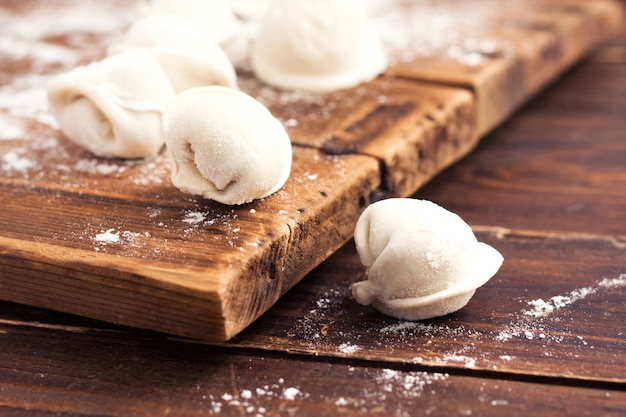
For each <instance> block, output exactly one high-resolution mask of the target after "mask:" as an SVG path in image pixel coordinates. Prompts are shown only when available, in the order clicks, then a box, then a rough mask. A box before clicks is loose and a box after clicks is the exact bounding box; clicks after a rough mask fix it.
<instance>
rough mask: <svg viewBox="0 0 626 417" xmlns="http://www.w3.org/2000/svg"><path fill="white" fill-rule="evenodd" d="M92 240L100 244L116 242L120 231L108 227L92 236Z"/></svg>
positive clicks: (118, 239)
mask: <svg viewBox="0 0 626 417" xmlns="http://www.w3.org/2000/svg"><path fill="white" fill-rule="evenodd" d="M94 241H96V242H98V243H100V244H102V245H108V244H110V243H118V242H119V241H120V232H119V231H118V232H116V231H115V229H108V230H106V231H104V232H102V233H98V234H97V235H96V236H95V237H94Z"/></svg>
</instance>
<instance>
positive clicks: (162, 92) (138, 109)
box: [46, 51, 174, 158]
mask: <svg viewBox="0 0 626 417" xmlns="http://www.w3.org/2000/svg"><path fill="white" fill-rule="evenodd" d="M46 92H47V96H48V104H49V107H50V112H51V114H52V115H53V116H54V117H55V119H56V120H57V121H58V122H59V127H60V128H61V131H63V133H64V134H65V135H66V136H67V137H68V138H69V139H70V140H71V141H73V142H74V143H76V144H78V145H80V146H82V147H84V148H86V149H88V150H89V151H90V152H92V153H93V154H95V155H97V156H102V157H119V158H141V157H147V156H152V155H154V154H156V153H157V152H158V151H159V150H160V149H161V147H162V146H163V144H164V138H163V131H162V127H161V112H162V110H163V109H164V107H165V105H166V104H167V102H168V101H169V100H170V99H171V98H172V97H173V96H174V90H173V88H172V85H171V83H170V81H169V79H168V77H167V75H166V74H165V72H164V71H163V69H162V68H161V66H160V65H159V63H158V62H157V61H156V59H155V58H154V57H153V56H152V55H150V54H149V53H147V52H145V51H136V52H132V53H127V54H120V55H116V56H112V57H107V58H105V59H103V60H101V61H96V62H93V63H91V64H88V65H85V66H81V67H77V68H75V69H73V70H72V71H70V72H67V73H63V74H60V75H57V76H55V77H53V78H52V79H51V80H50V81H49V82H48V84H47V87H46Z"/></svg>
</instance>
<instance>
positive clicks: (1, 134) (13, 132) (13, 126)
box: [0, 115, 26, 141]
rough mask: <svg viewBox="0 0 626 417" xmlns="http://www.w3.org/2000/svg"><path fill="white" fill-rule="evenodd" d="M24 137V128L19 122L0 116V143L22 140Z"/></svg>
mask: <svg viewBox="0 0 626 417" xmlns="http://www.w3.org/2000/svg"><path fill="white" fill-rule="evenodd" d="M25 136H26V128H25V126H24V123H23V122H22V121H21V120H19V119H14V118H11V119H9V118H6V117H2V115H0V141H1V140H13V139H22V138H24V137H25Z"/></svg>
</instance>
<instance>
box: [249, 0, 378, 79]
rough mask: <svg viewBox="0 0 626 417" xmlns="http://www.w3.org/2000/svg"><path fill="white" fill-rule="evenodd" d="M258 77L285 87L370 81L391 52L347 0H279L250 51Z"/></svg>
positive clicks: (359, 11)
mask: <svg viewBox="0 0 626 417" xmlns="http://www.w3.org/2000/svg"><path fill="white" fill-rule="evenodd" d="M251 62H252V68H253V70H254V73H255V74H256V76H257V77H258V78H259V79H260V80H262V81H264V82H265V83H267V84H270V85H273V86H275V87H278V88H283V89H300V90H309V91H331V90H338V89H343V88H349V87H353V86H355V85H358V84H360V83H362V82H364V81H368V80H371V79H373V78H375V77H376V76H377V75H379V74H380V73H382V72H383V71H384V70H385V69H386V67H387V57H386V55H385V52H384V51H383V48H382V45H381V42H380V40H379V39H378V37H377V35H376V33H375V32H374V30H373V28H372V26H371V25H370V23H369V21H368V19H367V16H366V15H365V12H364V11H363V10H362V8H360V7H359V6H357V5H356V4H355V3H353V2H351V1H349V0H319V1H310V0H277V1H275V2H274V3H273V4H272V6H271V7H270V9H269V10H268V11H267V14H266V15H265V18H264V19H263V22H262V24H261V28H260V31H259V34H258V37H257V39H256V41H255V42H254V44H253V47H252V53H251Z"/></svg>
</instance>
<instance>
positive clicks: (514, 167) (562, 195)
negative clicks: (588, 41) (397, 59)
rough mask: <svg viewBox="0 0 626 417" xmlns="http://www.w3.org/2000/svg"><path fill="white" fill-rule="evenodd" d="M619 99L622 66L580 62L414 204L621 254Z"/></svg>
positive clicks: (624, 198) (625, 235) (625, 187)
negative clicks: (611, 246) (605, 246)
mask: <svg viewBox="0 0 626 417" xmlns="http://www.w3.org/2000/svg"><path fill="white" fill-rule="evenodd" d="M589 80H602V82H598V83H590V82H589ZM625 97H626V86H625V85H624V67H623V64H614V63H609V62H597V61H591V62H586V63H585V65H582V66H580V67H578V68H577V69H576V70H575V71H572V72H570V73H568V74H567V76H566V77H564V78H563V79H562V80H561V81H560V83H559V85H558V87H556V88H551V89H549V90H547V92H546V93H544V94H542V96H541V98H540V99H538V100H536V101H534V102H532V103H531V104H530V105H529V106H527V107H526V108H525V109H524V110H523V111H521V112H519V113H518V114H516V115H515V117H514V118H512V119H511V120H510V121H509V122H507V123H506V124H505V125H504V126H503V127H502V129H499V130H497V131H495V132H494V134H493V135H491V136H490V137H488V138H486V140H485V143H484V146H482V147H481V148H480V149H478V150H477V151H476V152H475V153H473V154H472V156H471V158H469V159H467V160H466V161H464V163H463V164H459V165H457V166H454V167H453V168H451V169H450V170H448V171H446V172H444V173H442V174H441V175H440V176H439V177H438V178H436V179H435V180H433V181H432V182H431V183H430V184H428V185H427V186H425V187H424V188H423V189H422V190H420V192H419V196H420V197H422V198H427V199H433V200H436V201H440V202H445V204H446V205H447V207H449V208H450V209H451V210H453V211H459V212H463V213H464V214H465V217H466V219H467V220H468V221H469V222H470V223H471V224H474V225H483V226H495V227H502V228H503V229H502V231H503V232H504V233H508V232H510V231H511V230H515V231H516V232H515V233H518V234H533V233H535V234H537V233H539V234H541V235H543V236H549V235H555V236H556V237H558V236H559V235H563V236H565V237H567V236H576V235H578V236H579V237H581V238H585V237H589V238H594V237H598V238H601V239H609V240H612V241H614V242H615V243H616V244H617V245H623V244H624V242H626V174H625V173H624V160H625V159H626V156H625V154H624V135H623V132H624V129H626V124H625V123H624V118H623V111H622V110H621V109H623V108H624V106H626V98H625ZM496 144H497V145H496ZM468 187H471V189H472V192H471V194H468V193H467V192H466V190H467V189H468ZM504 207H506V209H505V208H504ZM507 229H508V231H507Z"/></svg>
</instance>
